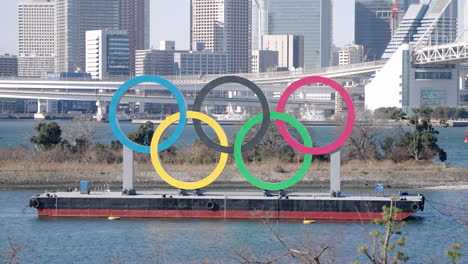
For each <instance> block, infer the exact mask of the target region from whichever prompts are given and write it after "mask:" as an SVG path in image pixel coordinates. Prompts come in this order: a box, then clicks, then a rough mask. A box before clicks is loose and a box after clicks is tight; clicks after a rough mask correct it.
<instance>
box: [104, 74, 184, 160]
mask: <svg viewBox="0 0 468 264" xmlns="http://www.w3.org/2000/svg"><path fill="white" fill-rule="evenodd" d="M144 82H153V83H157V84H160V85H162V86H164V87H166V88H167V89H169V91H170V92H171V93H172V95H174V97H175V99H176V100H177V104H178V105H179V112H180V120H179V124H178V125H177V127H176V129H175V131H174V133H173V134H172V135H171V136H170V137H169V138H168V139H167V140H166V141H164V142H162V143H160V144H159V145H158V151H163V150H165V149H167V148H169V147H170V146H172V145H173V144H175V143H176V141H177V140H178V139H179V137H180V136H181V135H182V133H183V131H184V129H185V125H186V123H187V104H186V103H185V99H184V96H183V95H182V93H181V92H180V91H179V89H177V87H176V86H175V85H174V84H172V83H171V82H170V81H168V80H166V79H164V78H161V77H158V76H152V75H142V76H137V77H134V78H132V79H130V80H128V81H126V82H125V83H123V84H122V85H121V86H120V87H119V89H117V91H116V92H115V94H114V96H113V97H112V100H111V102H110V105H109V123H110V125H111V129H112V132H113V133H114V135H115V137H116V138H117V139H118V140H119V141H120V142H121V143H122V144H123V145H124V146H126V147H128V148H130V149H131V150H133V151H135V152H140V153H146V154H149V153H151V149H150V147H148V146H142V145H140V144H137V143H135V142H133V141H131V140H130V139H128V138H127V136H125V134H124V133H123V132H122V130H121V129H120V125H119V122H118V120H117V107H118V105H119V102H120V98H121V97H122V96H123V95H124V94H125V92H126V91H127V90H128V89H130V88H131V87H133V86H135V85H137V84H140V83H144Z"/></svg>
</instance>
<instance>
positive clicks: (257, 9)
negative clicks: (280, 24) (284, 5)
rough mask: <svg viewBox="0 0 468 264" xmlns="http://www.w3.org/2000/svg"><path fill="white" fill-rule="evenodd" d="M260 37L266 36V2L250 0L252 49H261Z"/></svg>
mask: <svg viewBox="0 0 468 264" xmlns="http://www.w3.org/2000/svg"><path fill="white" fill-rule="evenodd" d="M262 35H268V13H267V0H252V49H253V50H260V49H261V48H262Z"/></svg>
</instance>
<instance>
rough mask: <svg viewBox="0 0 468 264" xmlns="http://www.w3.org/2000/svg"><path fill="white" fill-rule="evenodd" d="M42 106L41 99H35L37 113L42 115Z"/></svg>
mask: <svg viewBox="0 0 468 264" xmlns="http://www.w3.org/2000/svg"><path fill="white" fill-rule="evenodd" d="M41 107H42V104H41V99H37V113H38V114H40V113H42V109H41Z"/></svg>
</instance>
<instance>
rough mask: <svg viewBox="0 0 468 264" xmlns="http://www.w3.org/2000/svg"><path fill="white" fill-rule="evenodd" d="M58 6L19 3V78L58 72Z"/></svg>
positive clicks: (43, 1) (48, 1)
mask: <svg viewBox="0 0 468 264" xmlns="http://www.w3.org/2000/svg"><path fill="white" fill-rule="evenodd" d="M54 63H55V3H54V1H53V0H34V1H30V2H19V3H18V76H20V77H30V78H39V77H45V76H46V74H47V72H54V70H55V69H54V68H55V67H54Z"/></svg>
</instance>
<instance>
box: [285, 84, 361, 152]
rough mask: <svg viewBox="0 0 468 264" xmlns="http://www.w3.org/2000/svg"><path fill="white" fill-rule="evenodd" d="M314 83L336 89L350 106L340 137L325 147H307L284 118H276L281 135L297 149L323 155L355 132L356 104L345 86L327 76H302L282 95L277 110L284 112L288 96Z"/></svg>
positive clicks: (338, 146)
mask: <svg viewBox="0 0 468 264" xmlns="http://www.w3.org/2000/svg"><path fill="white" fill-rule="evenodd" d="M312 83H321V84H325V85H328V86H330V87H332V88H333V89H335V90H336V91H337V92H338V93H339V94H340V95H341V97H342V98H343V100H344V102H345V103H346V106H347V107H348V121H347V122H346V126H345V129H344V131H343V133H342V134H341V135H340V137H339V138H338V139H336V140H335V141H333V142H332V143H331V144H329V145H327V146H324V147H317V148H313V147H306V146H304V145H302V144H301V143H299V142H297V141H296V140H295V139H294V138H293V137H292V136H291V135H290V134H289V132H288V129H287V128H286V124H285V123H284V121H283V120H276V124H277V126H278V130H279V132H280V134H281V136H282V137H283V138H284V140H285V141H286V142H287V143H288V144H289V145H290V146H291V147H293V148H294V149H295V150H297V151H299V152H302V153H305V154H312V155H322V154H326V153H330V152H333V151H335V150H337V149H338V148H340V147H341V146H342V145H343V144H344V143H345V142H346V140H347V139H348V138H349V136H351V133H352V132H353V127H354V121H355V118H356V114H355V111H354V104H353V100H352V99H351V96H349V94H348V92H347V91H346V89H345V88H343V86H341V85H340V84H339V83H337V82H335V81H333V80H331V79H328V78H325V77H320V76H310V77H305V78H302V79H300V80H298V81H296V82H294V83H292V84H291V85H290V86H289V87H288V88H287V89H286V90H285V91H284V93H283V94H282V95H281V97H280V99H279V102H278V106H277V107H276V112H278V113H284V109H285V106H286V103H287V102H288V98H289V97H290V96H291V95H292V93H293V92H295V91H296V90H297V89H299V88H300V87H302V86H304V85H307V84H312Z"/></svg>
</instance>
